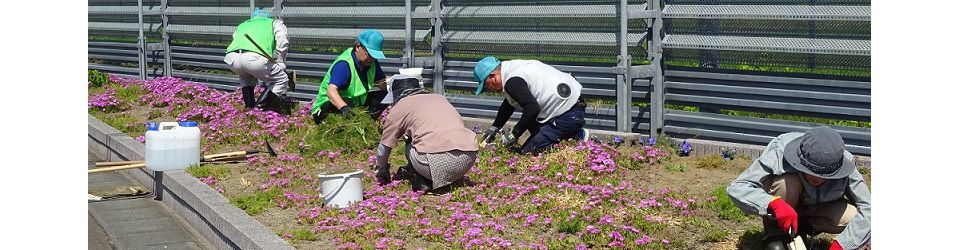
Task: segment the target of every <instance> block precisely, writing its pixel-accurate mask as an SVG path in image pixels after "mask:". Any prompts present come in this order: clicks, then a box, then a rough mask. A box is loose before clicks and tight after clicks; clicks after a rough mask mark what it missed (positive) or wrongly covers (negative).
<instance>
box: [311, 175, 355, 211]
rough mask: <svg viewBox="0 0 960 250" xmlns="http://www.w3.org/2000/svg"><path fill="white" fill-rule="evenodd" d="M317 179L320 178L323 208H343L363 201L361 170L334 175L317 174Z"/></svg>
mask: <svg viewBox="0 0 960 250" xmlns="http://www.w3.org/2000/svg"><path fill="white" fill-rule="evenodd" d="M317 177H320V190H321V191H320V193H321V196H322V197H323V204H324V206H327V207H330V206H335V207H338V208H344V207H347V206H349V205H350V204H352V203H356V202H360V201H361V200H363V185H361V184H362V183H361V178H362V177H363V171H362V170H357V171H355V172H350V173H344V174H334V175H323V174H319V175H317Z"/></svg>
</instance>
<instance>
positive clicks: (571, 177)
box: [88, 76, 759, 249]
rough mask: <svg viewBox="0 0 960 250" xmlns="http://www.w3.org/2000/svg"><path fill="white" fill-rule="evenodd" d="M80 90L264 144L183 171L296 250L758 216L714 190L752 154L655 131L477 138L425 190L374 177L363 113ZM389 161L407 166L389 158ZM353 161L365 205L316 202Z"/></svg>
mask: <svg viewBox="0 0 960 250" xmlns="http://www.w3.org/2000/svg"><path fill="white" fill-rule="evenodd" d="M89 86H90V89H89V99H88V100H89V101H88V110H89V112H90V113H91V114H93V115H94V116H96V117H98V118H99V119H101V120H103V121H104V122H107V123H108V124H111V125H112V126H114V127H116V128H117V129H119V130H121V131H124V132H126V133H128V134H129V135H131V136H132V137H134V138H140V140H141V141H142V138H143V137H142V136H143V133H144V129H143V124H144V123H145V122H146V121H148V120H151V121H172V120H194V121H199V122H200V129H201V130H202V131H203V135H204V137H203V141H202V145H203V153H205V154H210V153H219V152H225V151H232V150H241V149H259V150H264V148H263V147H264V142H270V144H271V145H272V146H273V147H275V149H277V151H279V153H280V155H279V156H278V157H270V156H267V155H265V154H262V155H256V156H251V157H248V159H247V161H246V162H243V163H236V164H218V165H212V164H204V165H200V166H194V167H191V168H189V169H187V171H188V172H189V173H191V174H193V175H194V176H197V178H198V179H200V180H201V181H202V182H204V183H206V184H207V185H209V186H210V187H211V188H213V189H214V190H217V191H218V192H220V193H222V194H223V195H224V196H226V197H227V198H229V199H230V201H231V203H233V204H234V205H236V206H237V207H239V208H241V209H244V210H245V211H247V213H249V214H250V215H252V216H253V217H254V218H255V219H257V220H259V221H261V222H262V223H263V224H264V225H267V226H268V227H269V228H271V229H272V230H274V231H275V232H276V233H278V234H279V235H281V236H282V237H284V238H286V239H288V240H289V241H290V242H291V244H293V245H294V246H296V247H298V248H304V249H315V248H333V247H337V248H363V249H369V248H419V247H423V248H426V249H432V248H450V247H453V248H482V249H486V248H501V249H515V248H532V249H548V248H549V249H557V248H559V249H571V248H574V249H585V248H650V249H659V248H666V249H674V248H682V249H688V248H693V249H715V248H736V247H749V246H752V245H755V244H756V243H757V241H758V239H756V237H757V236H758V235H759V220H757V219H756V218H755V217H754V218H744V217H743V216H742V214H739V215H740V216H737V215H738V211H739V210H736V208H735V207H732V206H731V204H729V199H728V198H727V197H725V195H723V194H724V193H723V192H722V191H720V192H718V190H721V189H722V188H723V187H725V186H726V185H727V184H728V183H729V182H730V181H731V180H732V179H733V178H734V177H736V175H738V174H739V172H740V171H742V169H743V168H745V167H746V166H747V165H748V164H749V163H750V160H749V159H745V158H742V157H741V158H736V159H733V160H721V161H720V162H719V163H710V164H709V167H700V165H698V164H701V163H699V162H702V161H697V159H695V158H693V157H680V156H678V153H679V152H677V151H678V149H679V150H680V151H683V150H687V152H689V149H688V148H689V145H687V146H686V147H684V146H677V145H666V143H665V142H664V141H667V140H662V139H661V140H660V142H659V143H657V142H656V140H651V141H649V142H645V143H643V144H645V145H638V146H621V145H622V144H623V143H622V140H621V141H614V143H611V144H605V143H600V142H595V141H591V142H576V143H575V142H566V143H564V144H563V145H561V146H559V147H557V148H556V149H554V150H552V151H549V152H547V153H545V154H542V155H541V156H539V157H533V156H520V155H516V154H514V153H511V152H507V151H505V150H503V149H499V148H494V147H488V148H485V149H482V150H481V152H480V154H479V159H478V162H477V165H476V167H474V168H473V169H472V170H471V171H470V173H469V174H468V176H467V180H466V181H465V185H464V186H462V187H458V188H455V189H453V190H452V191H451V192H449V193H446V194H442V195H432V194H423V193H417V192H413V191H411V189H410V187H409V184H408V181H406V180H395V181H393V182H392V183H390V184H389V185H386V186H377V185H375V184H374V181H372V180H374V178H373V172H372V171H371V169H372V165H373V162H374V161H373V160H374V157H373V155H374V153H373V151H372V150H370V148H372V146H374V145H375V144H373V143H376V141H377V140H378V139H379V125H378V123H377V122H376V121H374V120H372V119H370V118H369V116H366V115H355V116H354V117H352V118H350V120H342V119H343V118H340V117H339V116H331V117H330V118H333V119H335V120H329V121H328V122H327V123H325V124H323V125H320V126H317V125H314V124H313V122H312V120H311V118H310V115H309V107H310V105H300V107H298V108H297V109H296V111H295V112H294V113H293V114H292V115H291V116H290V117H286V116H282V115H278V114H276V113H273V112H261V111H258V110H252V111H247V110H244V109H243V105H242V103H241V101H240V93H239V92H238V91H234V92H224V91H218V90H214V89H210V88H208V87H206V86H204V85H201V84H196V83H190V82H185V81H182V80H180V79H177V78H169V77H167V78H157V79H154V80H149V81H146V82H140V81H135V80H129V79H122V78H118V77H113V76H111V77H110V82H109V83H107V84H103V85H102V86H95V85H94V84H90V85H89ZM337 124H341V125H342V124H352V125H351V126H353V127H350V129H346V130H343V129H342V128H341V129H340V130H334V129H335V126H337ZM340 127H344V126H340ZM331 131H333V132H331ZM351 131H352V132H351ZM348 132H349V133H348ZM351 133H352V134H351ZM351 140H353V141H359V142H355V143H350V142H351ZM330 141H337V143H330ZM674 147H676V148H674ZM391 162H392V163H393V165H394V166H402V165H405V163H406V162H405V160H404V159H403V157H402V156H400V154H398V153H394V154H393V157H392V158H391ZM354 168H355V169H361V170H363V171H364V175H365V177H364V178H365V179H364V182H365V183H364V190H365V192H364V200H363V201H362V202H359V203H358V204H355V205H353V206H350V207H348V208H344V209H337V208H325V207H323V201H322V199H321V198H320V197H319V193H320V190H319V183H318V181H317V179H316V175H317V174H319V173H323V172H331V171H332V172H335V171H342V170H343V169H354Z"/></svg>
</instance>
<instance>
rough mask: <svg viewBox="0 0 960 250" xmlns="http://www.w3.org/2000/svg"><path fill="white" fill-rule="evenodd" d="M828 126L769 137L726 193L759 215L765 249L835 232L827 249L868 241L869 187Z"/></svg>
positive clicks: (838, 135)
mask: <svg viewBox="0 0 960 250" xmlns="http://www.w3.org/2000/svg"><path fill="white" fill-rule="evenodd" d="M843 145H844V144H843V139H842V138H840V134H838V133H837V132H836V131H834V130H833V129H831V128H829V127H825V126H823V127H817V128H813V129H810V130H807V131H806V132H804V133H796V132H793V133H786V134H782V135H780V136H778V137H777V138H774V139H773V141H770V143H769V144H767V147H766V149H764V151H763V153H762V154H761V155H760V157H759V158H757V160H756V161H754V162H753V164H752V165H750V167H749V168H747V170H746V171H744V172H743V173H742V174H740V176H739V177H737V179H736V180H734V181H733V183H730V186H729V187H727V194H728V195H730V198H731V199H732V200H733V203H734V204H736V205H737V207H739V208H740V210H742V211H743V212H744V213H747V214H756V215H760V217H761V218H763V229H764V234H765V237H764V240H763V246H764V248H765V249H786V247H785V246H784V243H787V242H790V241H792V240H793V239H794V238H795V237H796V236H797V235H801V234H802V235H816V234H819V233H820V232H827V233H833V234H839V236H837V238H836V239H834V240H833V241H832V242H831V246H830V249H831V250H833V249H848V250H850V249H859V248H862V247H864V246H866V245H868V244H869V243H870V190H869V189H867V184H866V183H865V182H864V180H863V176H862V175H860V172H858V171H857V170H856V167H855V166H854V164H853V155H851V154H850V152H847V151H846V150H844V149H843Z"/></svg>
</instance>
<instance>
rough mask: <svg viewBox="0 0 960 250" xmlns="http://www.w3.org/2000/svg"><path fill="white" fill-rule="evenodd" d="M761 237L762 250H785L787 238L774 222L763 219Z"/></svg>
mask: <svg viewBox="0 0 960 250" xmlns="http://www.w3.org/2000/svg"><path fill="white" fill-rule="evenodd" d="M763 235H764V237H763V241H761V243H760V247H761V248H763V249H764V250H787V246H786V243H787V236H786V235H784V233H783V229H780V226H779V225H777V221H776V220H774V219H770V218H763Z"/></svg>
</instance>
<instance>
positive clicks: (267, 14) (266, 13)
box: [250, 8, 271, 18]
mask: <svg viewBox="0 0 960 250" xmlns="http://www.w3.org/2000/svg"><path fill="white" fill-rule="evenodd" d="M258 16H261V17H266V18H270V17H271V15H270V12H269V11H266V10H264V9H263V8H256V9H253V12H251V13H250V18H254V17H258Z"/></svg>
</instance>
